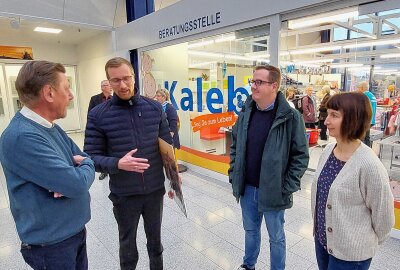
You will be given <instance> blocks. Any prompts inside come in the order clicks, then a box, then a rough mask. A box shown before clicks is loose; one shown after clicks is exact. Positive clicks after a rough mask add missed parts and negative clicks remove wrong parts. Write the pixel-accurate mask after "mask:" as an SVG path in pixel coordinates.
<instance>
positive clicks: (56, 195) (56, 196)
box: [53, 192, 63, 198]
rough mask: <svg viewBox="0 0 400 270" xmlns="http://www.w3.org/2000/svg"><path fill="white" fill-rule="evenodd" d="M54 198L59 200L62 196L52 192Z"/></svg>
mask: <svg viewBox="0 0 400 270" xmlns="http://www.w3.org/2000/svg"><path fill="white" fill-rule="evenodd" d="M53 196H54V198H61V197H62V196H63V195H62V194H61V193H59V192H54V195H53Z"/></svg>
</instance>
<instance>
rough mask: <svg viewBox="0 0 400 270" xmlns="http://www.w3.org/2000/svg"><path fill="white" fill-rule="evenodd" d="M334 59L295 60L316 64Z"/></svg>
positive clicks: (296, 61)
mask: <svg viewBox="0 0 400 270" xmlns="http://www.w3.org/2000/svg"><path fill="white" fill-rule="evenodd" d="M333 60H334V59H328V58H327V59H324V58H321V59H313V60H293V61H294V62H295V63H302V64H315V63H331V62H333Z"/></svg>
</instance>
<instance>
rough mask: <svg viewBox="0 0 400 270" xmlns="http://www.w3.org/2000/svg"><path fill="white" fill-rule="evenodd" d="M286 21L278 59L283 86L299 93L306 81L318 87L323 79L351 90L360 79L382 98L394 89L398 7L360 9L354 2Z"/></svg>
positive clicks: (399, 68)
mask: <svg viewBox="0 0 400 270" xmlns="http://www.w3.org/2000/svg"><path fill="white" fill-rule="evenodd" d="M327 18H332V19H330V20H329V19H327ZM285 25H286V23H284V24H283V29H282V31H281V48H280V51H281V52H280V60H281V69H282V71H283V73H284V77H285V78H286V80H284V82H286V84H287V85H286V87H287V86H289V85H291V84H292V85H295V86H296V87H297V88H298V89H299V92H300V93H301V92H302V89H304V88H305V87H306V86H307V85H310V84H312V85H314V90H315V91H316V92H318V90H319V89H320V88H321V87H322V86H323V85H330V86H331V88H333V87H337V88H338V89H339V90H342V91H353V90H355V89H356V85H357V84H358V83H359V82H361V81H367V82H370V90H371V91H372V92H373V93H374V94H375V95H376V96H377V98H382V99H383V98H387V97H390V96H393V95H395V91H389V93H388V91H387V88H388V87H389V86H390V85H392V86H391V87H389V88H390V89H392V88H394V89H399V87H400V85H399V79H398V78H399V76H400V61H399V60H400V50H399V44H400V35H399V33H398V29H399V28H400V10H399V9H395V10H390V11H384V12H379V10H377V11H376V12H374V13H372V14H366V15H358V11H357V7H353V8H348V9H345V10H336V11H332V12H328V13H326V14H318V15H316V16H310V17H306V18H300V19H294V20H291V21H289V22H288V23H287V25H288V26H287V27H286V26H285ZM296 25H301V26H302V27H293V26H296ZM284 27H286V28H284ZM332 86H333V87H332Z"/></svg>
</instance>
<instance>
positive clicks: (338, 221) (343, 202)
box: [311, 143, 394, 261]
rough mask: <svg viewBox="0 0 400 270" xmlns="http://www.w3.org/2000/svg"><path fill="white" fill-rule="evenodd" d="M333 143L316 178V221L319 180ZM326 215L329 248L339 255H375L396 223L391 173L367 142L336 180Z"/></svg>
mask: <svg viewBox="0 0 400 270" xmlns="http://www.w3.org/2000/svg"><path fill="white" fill-rule="evenodd" d="M334 147H335V144H334V143H333V144H329V145H328V146H326V148H325V150H324V151H323V153H322V155H321V157H320V159H319V162H318V167H317V171H316V173H315V176H314V179H313V183H312V187H311V211H312V216H313V219H314V222H315V203H316V191H317V181H318V178H319V175H320V173H321V170H322V168H323V166H324V164H325V163H326V161H327V159H328V157H329V155H330V154H331V153H332V150H333V149H334ZM325 215H326V236H327V250H328V252H329V253H330V254H331V255H332V256H334V257H336V258H338V259H341V260H345V261H362V260H366V259H369V258H372V257H373V256H374V255H375V253H376V251H377V248H378V244H381V243H383V242H384V241H385V240H386V239H387V238H388V237H389V235H390V231H391V228H392V227H393V225H394V203H393V195H392V193H391V190H390V186H389V176H388V174H387V171H386V169H385V167H384V166H383V164H382V162H381V161H380V160H379V158H378V157H377V156H376V154H375V153H374V152H373V151H372V149H371V148H369V147H368V146H366V145H365V144H363V143H361V144H360V146H359V147H358V148H357V150H356V151H355V152H354V153H353V155H352V156H351V158H350V159H349V160H348V161H347V162H346V164H345V165H344V167H343V168H342V170H341V171H340V173H339V174H338V175H337V177H336V179H335V180H334V181H333V183H332V186H331V188H330V190H329V195H328V200H327V204H326V210H325ZM314 228H315V226H314Z"/></svg>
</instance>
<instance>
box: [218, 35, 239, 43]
mask: <svg viewBox="0 0 400 270" xmlns="http://www.w3.org/2000/svg"><path fill="white" fill-rule="evenodd" d="M235 39H236V36H235V35H225V36H224V35H222V37H220V38H217V39H215V40H214V41H215V43H220V42H225V41H232V40H235Z"/></svg>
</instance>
